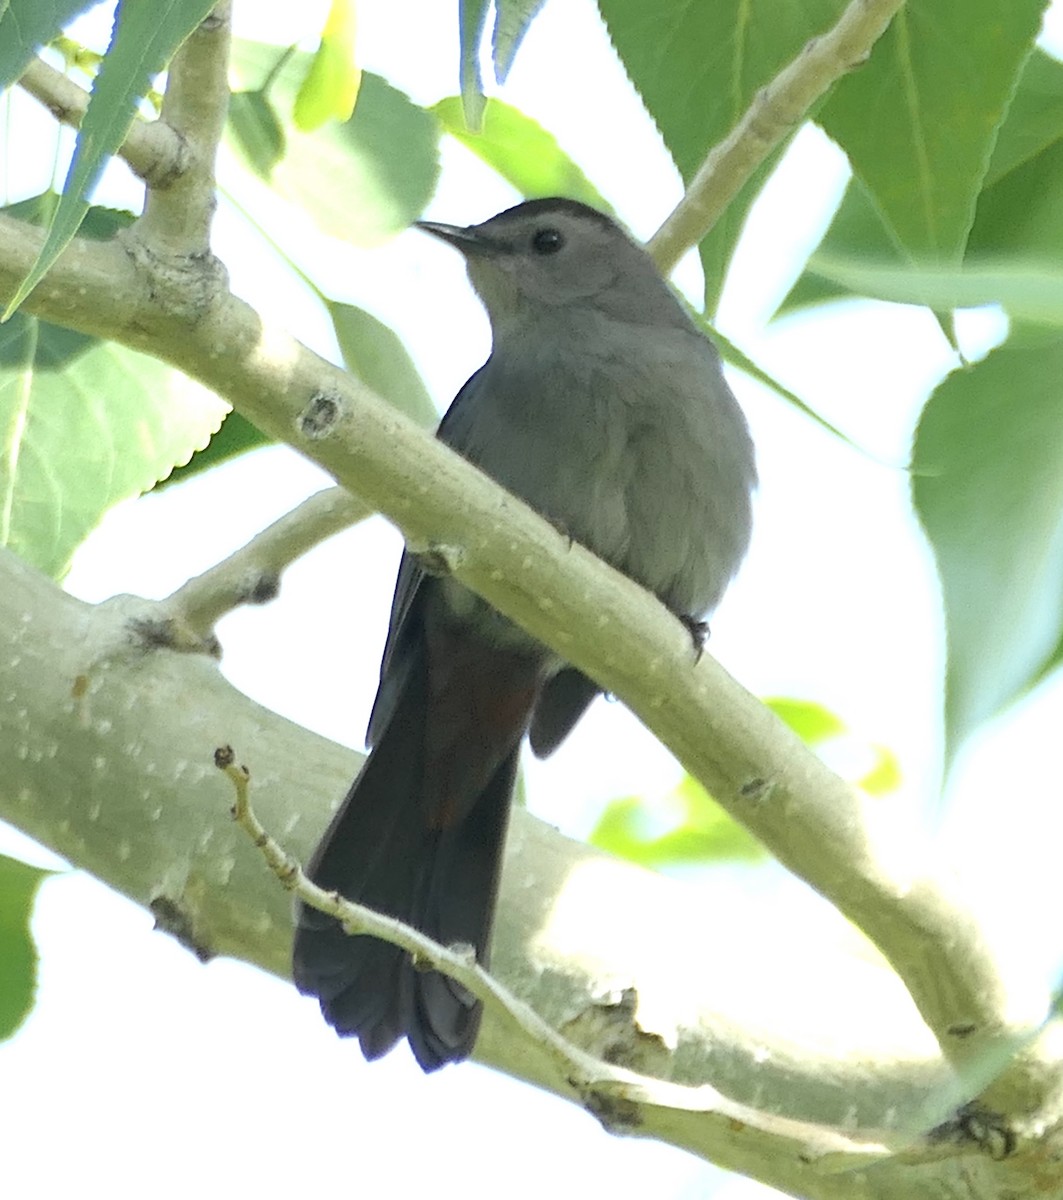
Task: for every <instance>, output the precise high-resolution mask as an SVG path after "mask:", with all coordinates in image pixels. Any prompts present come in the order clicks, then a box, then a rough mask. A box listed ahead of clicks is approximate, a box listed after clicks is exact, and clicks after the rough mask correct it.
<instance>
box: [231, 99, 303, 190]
mask: <svg viewBox="0 0 1063 1200" xmlns="http://www.w3.org/2000/svg"><path fill="white" fill-rule="evenodd" d="M228 134H229V137H230V139H231V140H232V142H233V143H234V145H235V146H236V148H237V149H238V150H239V152H240V154H241V155H242V157H243V158H244V161H245V162H246V163H247V165H248V166H249V167H250V168H251V170H252V171H254V172H255V174H256V175H258V176H260V177H261V178H262V179H266V180H268V179H269V178H270V177H271V176H272V174H273V169H274V167H276V166H277V164H278V163H279V162H280V161H281V159H282V158H283V157H284V153H285V150H286V149H287V145H288V142H287V138H286V137H285V136H284V126H283V124H282V123H281V119H280V117H279V116H278V114H277V110H276V109H275V108H274V107H273V103H272V101H271V100H270V98H269V96H268V95H267V94H266V93H265V92H233V94H232V95H231V96H230V97H229V121H228Z"/></svg>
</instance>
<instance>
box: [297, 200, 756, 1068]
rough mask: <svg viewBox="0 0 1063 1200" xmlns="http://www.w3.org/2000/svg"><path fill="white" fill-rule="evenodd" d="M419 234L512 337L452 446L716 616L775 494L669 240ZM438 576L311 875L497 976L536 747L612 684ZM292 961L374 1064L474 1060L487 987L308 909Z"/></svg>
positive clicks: (603, 231)
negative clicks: (461, 264) (523, 779)
mask: <svg viewBox="0 0 1063 1200" xmlns="http://www.w3.org/2000/svg"><path fill="white" fill-rule="evenodd" d="M417 224H418V227H419V228H420V229H421V230H422V231H424V232H426V233H428V234H430V235H432V236H433V237H435V238H438V239H440V240H442V241H443V242H445V243H447V244H448V245H450V246H452V247H454V248H455V249H457V250H458V251H459V252H460V253H461V255H462V256H463V258H464V260H465V265H466V269H467V272H468V276H469V280H470V282H471V284H472V286H473V288H474V290H475V291H476V292H477V294H478V295H479V297H480V299H481V301H482V303H483V306H484V308H485V309H486V312H487V317H488V319H489V322H490V326H491V335H492V344H491V352H490V356H489V357H488V359H487V362H486V363H484V365H483V366H482V367H481V368H480V369H479V370H478V371H476V372H475V374H473V375H472V377H471V378H470V379H469V380H468V382H467V383H466V384H465V385H464V386H463V387H462V388H461V390H460V391H459V392H458V395H457V397H456V398H455V400H454V402H453V403H452V405H451V406H450V408H449V409H448V410H447V412H446V414H445V415H444V417H443V419H442V421H441V422H440V425H439V428H438V430H437V437H439V439H440V440H441V441H443V442H444V443H446V444H447V445H448V446H450V447H451V448H452V449H453V450H455V451H456V452H457V453H458V454H460V455H462V456H464V457H465V458H466V459H467V460H469V461H470V462H471V463H473V464H475V465H476V466H477V467H479V468H480V469H481V470H482V471H484V472H485V473H486V474H487V475H489V476H491V477H492V478H494V479H495V480H496V481H497V482H498V483H500V484H502V485H503V486H504V487H505V488H507V489H508V490H509V491H510V492H511V493H513V494H514V495H516V496H518V497H520V498H521V499H523V500H524V501H526V502H527V503H528V504H529V505H530V506H531V507H532V508H533V509H535V510H537V511H538V512H539V513H540V514H542V515H543V516H544V517H545V518H547V519H548V520H549V521H551V522H552V523H554V525H555V526H556V527H557V528H558V529H560V530H563V531H564V533H565V534H566V535H567V536H568V537H569V538H571V539H572V540H574V541H576V542H579V543H581V544H582V545H583V546H585V547H587V548H588V549H590V550H592V551H593V552H594V553H596V554H597V555H598V556H599V557H601V558H602V559H604V560H605V561H606V562H607V563H610V564H611V565H612V566H613V567H616V568H617V569H619V570H620V571H622V572H623V573H624V574H626V575H627V576H629V577H630V578H631V579H633V580H634V581H635V582H636V583H639V584H641V585H642V586H643V587H644V588H646V589H648V590H649V591H650V592H652V593H654V594H655V595H656V596H657V597H658V598H659V599H660V600H661V601H662V602H663V603H664V604H665V605H666V606H667V607H668V608H669V609H670V610H671V611H672V612H673V613H674V614H675V615H676V616H677V617H679V618H680V619H682V620H683V621H684V622H686V623H687V624H688V626H689V627H690V628H691V629H692V630H697V629H699V628H701V622H702V619H703V618H704V617H705V616H706V615H707V614H709V613H711V612H712V610H713V609H714V608H715V607H716V605H717V604H718V602H719V600H720V598H721V597H722V595H723V593H724V591H725V589H726V588H727V586H728V584H729V582H730V580H731V579H732V577H733V576H734V574H735V573H736V571H737V569H738V567H739V565H740V563H741V561H742V559H743V557H744V555H745V553H746V549H747V547H748V544H749V539H750V531H751V523H752V516H751V496H752V492H753V490H754V488H755V485H756V467H755V461H754V451H753V445H752V441H751V437H750V433H749V428H748V425H747V422H746V420H745V417H744V416H743V414H742V411H741V409H740V408H739V405H738V403H737V401H736V400H735V398H734V396H733V394H732V392H731V390H730V388H729V386H728V384H727V382H726V380H725V379H724V375H723V372H722V369H721V363H720V358H719V355H718V353H717V351H716V349H715V347H714V346H713V345H712V344H711V343H710V341H709V340H708V339H707V338H706V337H705V336H704V335H703V334H702V333H701V332H700V330H698V328H697V327H696V326H695V324H694V323H693V321H692V319H691V318H690V316H689V315H688V312H687V310H686V309H685V308H684V306H683V304H682V302H681V301H680V300H679V299H678V297H677V296H676V295H675V293H674V292H673V291H672V290H671V288H670V287H669V285H668V284H667V283H666V282H665V281H664V280H663V279H662V277H661V276H660V274H659V273H658V271H657V268H656V266H655V264H654V262H653V260H652V259H651V258H650V256H649V254H648V253H647V252H646V250H645V249H644V248H643V247H642V246H640V245H639V244H638V243H637V242H636V241H635V240H634V239H633V238H632V237H630V236H629V235H628V234H627V233H626V232H625V231H624V230H623V229H622V228H621V227H620V225H619V224H617V223H616V222H615V221H614V220H613V219H612V218H611V217H610V216H607V215H605V214H604V213H601V212H599V211H598V210H596V209H594V208H591V207H589V206H587V205H584V204H582V203H580V202H578V201H574V200H569V199H564V198H548V199H540V200H528V201H524V202H523V203H520V204H517V205H516V206H514V207H512V208H508V209H506V210H505V211H504V212H501V213H499V214H497V215H496V216H493V217H491V218H490V219H488V220H486V221H483V222H482V223H479V224H473V225H468V226H458V225H446V224H441V223H439V222H435V221H420V222H418V223H417ZM429 566H430V564H426V563H425V562H424V561H422V560H420V559H418V557H417V555H415V554H413V553H411V552H410V551H409V550H407V551H405V552H404V553H403V556H402V559H401V562H400V565H399V569H398V577H397V581H396V585H395V592H394V598H393V601H392V606H391V619H390V625H389V628H388V634H387V641H386V645H385V649H384V654H383V659H382V662H381V668H380V682H379V687H378V690H377V694H376V699H375V702H374V705H373V709H372V714H371V717H370V721H369V729H368V735H367V739H366V741H367V746H368V748H369V753H368V756H367V758H366V759H365V761H364V763H363V765H362V768H361V771H360V772H359V774H358V776H357V778H356V779H355V780H354V782H353V784H352V785H351V787H350V790H349V791H348V793H347V795H346V797H345V799H344V800H343V801H342V803H341V805H340V806H339V808H338V810H337V812H336V814H335V816H334V817H333V819H332V821H331V824H330V825H329V826H328V828H327V830H326V831H325V834H324V836H323V837H322V839H321V841H320V843H319V844H318V846H317V849H316V850H315V851H314V853H313V856H312V857H311V859H310V860H309V862H308V864H307V868H306V869H307V874H308V875H309V877H310V878H311V879H312V880H313V881H314V882H315V883H317V884H319V885H320V886H321V887H323V888H326V889H328V890H335V891H338V892H339V893H341V894H342V895H344V896H346V897H348V898H349V899H350V900H353V901H355V902H357V903H360V904H363V905H365V906H367V907H369V908H372V909H375V910H378V911H380V912H383V913H386V914H388V915H390V916H392V917H396V918H399V919H401V920H402V921H405V922H407V923H408V924H410V925H412V926H414V927H415V928H417V929H419V930H421V931H422V932H424V933H425V934H427V935H428V936H430V937H431V938H433V939H435V940H436V941H437V942H440V943H442V944H444V945H458V946H461V947H471V948H472V950H473V951H474V952H475V955H476V959H477V961H478V962H479V963H481V964H482V965H484V966H487V965H488V964H489V944H490V937H491V928H492V921H493V917H494V910H495V905H496V899H497V894H498V887H499V875H500V868H501V862H502V852H503V846H504V841H505V835H506V826H507V821H508V817H509V811H510V807H511V799H512V793H513V787H514V780H515V776H516V772H517V766H518V758H519V754H520V748H521V744H522V742H523V740H524V738H525V736H527V737H528V739H529V741H530V744H531V747H532V749H533V751H534V752H535V753H536V754H537V755H539V756H544V755H547V754H549V753H550V752H551V751H553V750H554V749H555V748H556V747H557V746H558V745H559V744H560V743H561V742H562V741H563V740H564V739H565V738H566V737H567V736H568V734H569V733H570V731H571V730H572V728H573V727H574V726H575V724H576V723H577V721H578V720H579V719H580V717H581V716H582V715H583V713H584V712H585V710H586V709H587V707H588V705H589V704H590V703H591V701H592V700H593V699H594V698H595V696H597V695H598V694H599V692H600V691H601V688H600V687H599V686H598V684H597V683H595V682H594V680H592V679H590V678H589V677H588V676H586V675H584V674H583V673H582V672H580V671H579V670H578V669H576V668H575V667H573V666H571V665H569V664H567V663H566V662H565V661H564V660H563V658H562V657H561V656H560V655H558V654H556V653H555V652H554V651H553V650H550V649H548V648H547V647H546V646H545V645H543V644H542V643H541V642H539V641H537V640H536V639H534V638H533V637H531V636H530V635H529V634H527V633H526V632H524V630H522V629H521V628H520V627H519V626H518V625H516V624H515V623H513V622H512V621H510V620H509V619H508V618H506V617H504V616H503V615H502V614H501V613H499V612H498V611H497V610H495V609H493V608H492V607H491V606H490V605H489V604H488V603H487V602H486V601H484V600H482V599H481V598H480V597H479V596H477V595H476V594H474V593H473V592H472V591H470V590H468V589H467V588H465V587H464V586H463V585H462V584H460V583H459V582H457V580H455V579H454V578H453V577H450V576H446V575H440V574H438V573H433V571H432V570H430V569H428V568H429ZM292 968H293V971H292V973H293V977H294V980H295V983H296V985H297V987H298V988H299V990H300V991H301V992H303V993H304V994H308V995H311V996H314V997H316V998H317V999H318V1001H319V1004H320V1008H321V1012H322V1014H323V1015H324V1017H325V1019H326V1020H327V1021H328V1023H329V1024H330V1025H332V1026H333V1028H334V1029H335V1030H336V1032H337V1033H338V1034H340V1035H341V1036H353V1037H357V1039H358V1041H359V1043H360V1046H361V1050H362V1053H363V1055H364V1056H365V1058H366V1059H367V1060H373V1059H376V1058H379V1057H380V1056H382V1055H383V1054H385V1053H387V1052H388V1051H389V1050H391V1049H392V1047H393V1046H395V1045H396V1044H397V1043H398V1042H400V1041H401V1040H402V1039H404V1038H405V1039H406V1040H407V1041H408V1043H409V1046H410V1049H411V1050H412V1052H413V1055H414V1057H415V1059H416V1060H417V1062H418V1063H419V1065H420V1066H421V1068H422V1069H423V1070H425V1071H426V1072H427V1071H433V1070H435V1069H437V1068H439V1067H441V1066H443V1065H445V1064H447V1063H451V1062H458V1061H461V1060H462V1059H464V1058H466V1057H468V1055H469V1054H470V1053H471V1052H472V1049H473V1046H474V1044H475V1040H476V1036H477V1032H478V1030H479V1026H480V1019H481V1005H480V1004H479V1002H477V1001H476V1000H475V998H474V997H473V996H472V995H471V994H470V993H469V992H468V991H467V989H465V988H464V987H462V986H461V985H460V984H458V983H457V982H455V981H453V980H451V979H450V978H448V977H447V976H445V975H443V974H441V973H439V972H436V971H432V970H425V969H421V968H420V967H418V966H417V965H416V964H415V963H414V962H413V961H412V959H411V957H410V955H409V954H407V953H406V952H405V951H403V950H400V949H398V948H397V947H395V946H392V945H390V944H389V943H386V942H384V941H382V940H379V939H377V938H374V937H371V936H365V935H362V936H348V935H347V934H346V933H344V931H343V929H342V928H341V926H340V925H339V923H338V922H337V921H336V920H335V919H334V918H332V917H328V916H325V915H323V914H322V913H320V912H318V911H316V910H314V909H313V908H310V907H309V906H306V905H303V904H301V903H299V904H298V905H297V916H296V934H295V941H294V947H293V956H292Z"/></svg>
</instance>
